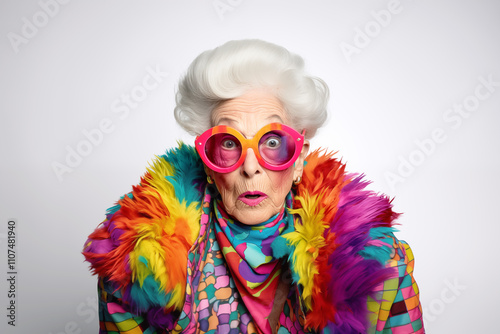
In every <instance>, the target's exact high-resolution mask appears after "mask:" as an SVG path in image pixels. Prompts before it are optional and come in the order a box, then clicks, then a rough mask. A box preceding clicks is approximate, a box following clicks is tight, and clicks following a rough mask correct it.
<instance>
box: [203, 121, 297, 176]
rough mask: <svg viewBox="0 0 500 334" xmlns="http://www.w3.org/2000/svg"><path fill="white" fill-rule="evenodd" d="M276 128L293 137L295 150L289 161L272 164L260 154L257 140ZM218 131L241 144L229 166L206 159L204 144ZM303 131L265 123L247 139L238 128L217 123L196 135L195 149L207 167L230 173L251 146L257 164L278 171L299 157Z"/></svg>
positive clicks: (238, 165) (240, 163)
mask: <svg viewBox="0 0 500 334" xmlns="http://www.w3.org/2000/svg"><path fill="white" fill-rule="evenodd" d="M278 130H280V131H284V132H286V133H287V134H289V135H290V136H291V137H292V138H293V140H294V143H295V152H294V154H293V156H292V158H291V159H290V160H289V161H287V162H286V163H284V164H280V165H273V164H270V163H268V162H267V161H266V160H264V158H262V156H261V155H260V152H259V141H260V139H261V138H262V136H264V135H265V134H266V133H268V132H272V131H278ZM219 133H227V134H230V135H232V136H234V137H235V138H236V139H238V140H239V142H240V144H241V156H240V158H239V159H238V161H236V162H235V163H234V164H233V165H232V166H230V167H219V166H216V165H214V164H213V163H212V162H211V161H210V159H208V157H207V154H206V152H205V146H206V144H207V142H208V140H209V139H210V137H212V136H214V135H216V134H219ZM305 133H306V130H303V131H302V134H300V133H299V132H297V130H295V129H294V128H291V127H289V126H287V125H285V124H281V123H269V124H267V125H265V126H264V127H262V128H261V129H260V130H259V131H258V132H257V133H256V134H255V136H254V137H253V138H252V139H247V138H245V137H244V136H243V135H242V134H241V133H240V132H239V131H238V130H236V129H234V128H231V127H229V126H227V125H217V126H214V127H213V128H210V129H208V130H207V131H205V132H203V133H202V134H201V135H199V136H197V137H196V140H195V147H196V151H198V154H199V155H200V157H201V159H202V160H203V162H204V163H205V164H206V165H207V167H208V168H210V169H211V170H213V171H215V172H218V173H230V172H232V171H234V170H236V169H238V167H240V166H241V165H242V164H243V162H244V161H245V158H246V156H247V151H248V149H249V148H251V149H252V150H253V152H254V154H255V156H256V157H257V160H258V161H259V164H260V165H261V166H262V167H264V168H267V169H270V170H273V171H279V170H284V169H287V168H288V167H290V166H291V165H293V164H294V163H295V161H296V160H297V158H298V157H299V155H300V153H301V152H302V147H303V146H304V135H305Z"/></svg>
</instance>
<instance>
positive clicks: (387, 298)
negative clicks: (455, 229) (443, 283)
mask: <svg viewBox="0 0 500 334" xmlns="http://www.w3.org/2000/svg"><path fill="white" fill-rule="evenodd" d="M391 239H392V241H393V247H394V254H393V257H392V259H391V260H389V262H388V263H387V267H392V268H394V270H395V277H393V278H390V279H388V280H386V281H385V282H383V284H381V285H380V287H379V289H378V291H379V292H378V295H377V298H376V299H372V298H369V300H368V310H369V311H370V312H371V314H370V319H371V321H372V324H373V325H374V326H373V328H372V333H376V334H409V333H418V334H421V333H425V331H424V327H423V322H422V307H421V305H420V301H419V290H418V286H417V283H416V282H415V279H414V278H413V267H414V257H413V252H412V251H411V248H410V246H409V245H408V244H407V243H406V242H404V241H399V240H397V239H396V238H394V237H391Z"/></svg>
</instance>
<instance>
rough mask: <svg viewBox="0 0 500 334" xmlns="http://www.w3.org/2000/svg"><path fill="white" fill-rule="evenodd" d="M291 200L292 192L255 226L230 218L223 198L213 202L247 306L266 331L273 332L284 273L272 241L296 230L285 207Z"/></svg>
mask: <svg viewBox="0 0 500 334" xmlns="http://www.w3.org/2000/svg"><path fill="white" fill-rule="evenodd" d="M291 203H292V195H291V193H290V194H289V195H288V196H287V198H286V201H285V206H284V207H283V208H282V209H281V211H280V212H279V213H277V214H276V215H274V216H273V217H271V218H269V219H268V220H267V221H265V222H263V223H261V224H258V225H252V226H249V225H244V224H241V223H239V222H237V221H234V220H233V219H231V217H229V215H228V214H227V213H226V212H225V210H224V205H223V204H222V201H221V200H220V199H218V200H216V201H214V204H213V205H214V213H215V215H213V216H212V217H214V218H213V219H215V220H216V221H214V225H215V231H216V237H217V241H218V242H219V244H220V246H221V250H222V252H223V255H224V257H225V259H226V263H227V265H228V267H229V270H230V271H231V274H232V277H233V279H234V282H235V284H236V287H237V289H238V292H239V294H240V296H241V298H242V300H243V302H244V303H245V306H246V307H247V309H248V311H249V312H250V314H251V315H252V319H253V320H254V322H255V323H256V325H257V326H258V327H259V328H260V330H261V331H262V332H264V333H269V332H270V326H269V322H268V318H269V315H270V313H271V311H272V308H273V302H274V297H275V294H276V289H277V287H278V283H279V282H280V275H281V264H280V262H281V261H280V260H279V259H278V258H275V257H274V256H273V252H272V249H271V244H272V243H273V241H274V240H275V239H276V238H277V237H278V236H280V235H281V234H282V233H288V232H291V231H293V216H292V215H290V214H288V212H287V210H286V208H290V207H291Z"/></svg>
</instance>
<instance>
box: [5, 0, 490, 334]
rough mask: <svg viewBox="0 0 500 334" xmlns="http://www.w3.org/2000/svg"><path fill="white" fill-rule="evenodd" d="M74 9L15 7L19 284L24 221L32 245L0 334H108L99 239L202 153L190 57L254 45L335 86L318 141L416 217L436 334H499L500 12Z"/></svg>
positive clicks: (152, 6)
mask: <svg viewBox="0 0 500 334" xmlns="http://www.w3.org/2000/svg"><path fill="white" fill-rule="evenodd" d="M62 2H63V1H62V0H61V3H58V2H54V1H52V0H42V1H40V2H38V1H13V0H11V1H6V0H2V1H1V2H0V36H2V38H1V39H0V70H1V72H0V73H1V75H0V92H1V98H0V112H1V121H0V143H1V144H0V145H1V148H0V149H1V151H0V157H1V165H0V181H1V183H0V221H1V225H0V247H1V252H0V254H2V255H1V261H0V265H1V268H2V271H4V272H5V273H6V272H7V269H6V268H7V267H6V258H7V238H6V233H7V229H6V227H7V222H8V219H10V218H15V219H16V220H17V237H18V239H17V247H18V248H17V264H18V281H17V284H18V285H17V304H16V305H17V319H16V321H17V326H16V327H15V328H13V327H11V326H7V320H8V319H7V318H6V315H7V310H6V307H7V306H8V304H7V303H8V299H7V290H8V286H7V284H6V279H2V280H1V282H2V283H1V285H0V288H1V289H0V295H1V298H0V301H1V303H2V304H1V307H0V310H2V311H0V319H2V320H1V324H0V332H2V333H5V332H7V333H42V334H43V333H47V334H48V333H52V334H56V333H97V326H98V322H97V313H96V311H95V310H94V309H93V308H92V305H94V306H95V302H96V301H95V297H96V285H95V277H93V276H91V275H90V274H89V272H88V266H87V264H86V263H84V262H83V256H82V255H81V254H80V251H81V249H82V247H83V243H84V242H85V240H86V237H87V235H88V234H89V233H90V232H91V231H92V230H93V229H94V228H95V227H96V226H97V225H98V224H99V222H100V221H101V220H102V219H103V218H104V212H105V210H106V209H107V208H108V207H110V206H111V205H113V204H114V202H115V201H116V200H117V199H118V198H119V197H120V196H121V195H123V194H124V193H126V192H128V191H130V190H131V185H132V184H136V183H138V182H139V178H140V176H141V175H142V174H143V173H144V171H145V167H146V165H147V164H148V162H150V161H151V160H152V159H153V157H154V155H159V154H162V153H163V152H164V150H165V149H166V148H171V147H173V146H175V145H176V141H177V140H179V139H182V140H184V141H186V142H188V143H191V142H192V140H193V138H192V137H190V136H189V135H186V134H184V133H183V131H182V130H181V129H180V127H179V126H178V125H176V123H175V121H174V117H173V113H172V111H173V107H174V92H175V89H176V88H175V87H176V84H177V82H178V80H179V77H180V76H181V75H182V73H183V72H184V71H185V70H186V68H187V66H188V65H189V63H190V62H191V61H192V60H193V59H194V58H195V57H196V56H197V55H198V54H199V53H200V52H202V51H204V50H206V49H211V48H214V47H216V46H218V45H220V44H222V43H224V42H226V41H228V40H231V39H242V38H261V39H264V40H267V41H270V42H274V43H277V44H280V45H283V46H285V47H287V48H288V49H289V50H291V51H293V52H295V53H298V54H300V55H302V56H303V57H304V59H305V61H306V64H307V68H308V71H309V72H310V73H312V74H313V75H316V76H319V77H321V78H323V79H324V80H325V81H326V82H327V83H328V85H329V87H330V89H331V103H330V111H331V114H330V118H329V120H328V123H327V124H326V126H325V127H324V128H322V129H320V131H319V132H318V135H317V137H316V138H314V139H313V141H312V147H313V148H317V147H325V148H328V149H329V150H335V151H339V153H338V154H337V155H338V157H342V159H343V161H344V162H346V163H347V169H348V170H349V171H351V172H363V173H365V174H366V176H367V178H368V179H370V180H373V183H372V184H371V186H370V187H371V189H373V190H375V191H380V192H384V193H386V194H388V195H389V196H390V197H394V198H395V199H394V204H395V208H396V210H397V211H399V212H404V215H403V216H402V217H401V218H400V219H399V223H401V226H399V229H400V232H399V234H398V236H399V238H400V239H404V240H406V241H407V242H409V243H410V245H411V246H412V248H413V251H414V254H415V257H416V266H415V278H416V279H417V282H418V284H419V287H420V289H421V295H420V296H421V302H422V305H423V307H424V313H425V320H426V322H425V326H426V329H427V332H428V333H494V332H498V330H499V329H498V328H499V327H498V322H497V316H496V314H497V313H498V309H497V308H498V306H497V301H498V299H499V298H500V292H499V291H500V288H499V285H498V282H497V277H498V276H497V275H498V273H499V269H498V257H497V247H494V246H495V243H496V242H497V240H498V234H499V232H500V227H499V215H498V201H499V199H500V196H499V195H498V188H499V186H500V178H499V173H498V172H499V168H500V160H499V144H500V140H499V139H500V131H499V130H500V129H499V125H500V124H499V121H500V116H499V111H500V110H499V106H500V62H499V59H500V37H499V36H500V35H499V32H500V3H499V2H498V1H493V0H490V1H487V0H480V1H478V0H470V1H451V0H444V1H429V0H401V1H400V2H399V5H397V6H396V5H394V7H391V6H393V5H390V1H386V0H384V1H382V0H377V1H352V0H351V1H347V0H345V1H326V0H325V1H319V0H316V1H305V0H302V1H298V0H296V1H290V0H286V1H285V0H279V1H278V0H274V1H273V0H267V1H264V0H254V1H250V0H221V1H213V0H196V1H195V0H188V1H172V0H171V1H123V0H122V1H78V0H73V1H66V2H67V3H64V4H63V3H62ZM45 3H47V4H50V3H51V4H52V5H47V6H44V5H43V4H45ZM217 3H219V4H220V3H222V4H228V3H229V4H230V5H227V6H230V7H229V8H228V7H226V11H224V12H221V11H219V12H218V11H217V10H216V8H215V7H214V4H217ZM392 3H393V4H397V3H395V2H394V1H393V2H392ZM54 4H56V5H54ZM44 7H45V8H46V9H43V8H44ZM47 8H49V9H47ZM388 8H390V9H393V12H392V13H391V12H387V10H388ZM384 11H385V12H384ZM45 12H50V14H51V15H48V14H44V13H45ZM377 13H378V14H377ZM381 13H390V17H388V16H387V15H386V16H383V15H382V14H381ZM376 17H378V19H379V21H380V22H381V23H378V22H377V20H376ZM30 25H32V27H31V29H30V27H29V26H30ZM33 27H34V28H33ZM363 35H364V38H363ZM347 45H350V46H347ZM342 48H344V52H343V51H342ZM346 48H350V50H351V51H352V50H354V48H356V52H354V51H352V52H351V53H350V54H349V52H345V50H346ZM148 68H150V69H156V68H158V69H159V70H160V71H162V72H164V73H168V75H167V76H163V77H160V80H159V81H161V82H160V83H159V85H158V87H157V88H155V89H153V90H151V91H148V92H147V96H146V97H145V98H144V100H142V101H140V102H139V103H138V104H137V106H136V107H135V108H133V109H130V112H129V113H128V115H126V117H124V115H125V114H123V113H122V112H120V113H116V112H114V111H116V106H117V105H119V104H120V103H122V102H121V98H122V96H123V94H129V95H130V94H131V93H132V92H136V93H138V92H140V89H141V88H140V86H141V85H142V81H143V79H144V78H145V77H146V76H147V75H148V70H147V69H148ZM480 78H483V79H484V80H488V78H489V79H490V80H492V81H493V82H495V83H496V84H494V85H492V86H491V87H489V88H490V90H489V91H488V88H486V87H485V86H484V85H483V84H481V79H480ZM137 87H139V88H137ZM478 87H479V88H478ZM477 92H479V93H480V96H481V99H478V98H476V97H475V95H474V94H475V93H477ZM486 95H487V96H486ZM114 103H115V108H114V107H113V104H114ZM464 103H465V104H466V106H465V107H462V109H463V110H465V112H464V113H463V116H459V114H458V113H455V112H454V111H453V108H454V106H458V107H460V105H463V104H464ZM475 103H476V104H475ZM121 106H123V103H122V104H121ZM458 107H457V108H458ZM450 108H451V109H452V110H451V111H450ZM466 108H468V109H469V110H471V111H470V112H469V111H467V110H466ZM120 116H122V118H120ZM105 119H108V120H109V122H110V124H111V128H112V131H110V132H109V131H108V132H109V133H106V134H104V135H103V137H102V139H101V140H100V141H98V142H96V143H97V144H96V145H92V146H91V147H90V148H89V147H87V152H86V153H88V154H87V155H86V156H84V157H82V159H81V161H73V167H71V169H72V171H71V172H66V173H63V174H62V175H60V179H58V177H57V175H56V173H55V172H54V169H53V164H54V163H56V162H57V163H60V164H64V165H67V162H66V159H67V155H68V152H69V150H76V149H77V148H78V147H79V146H78V145H80V149H81V150H82V149H84V148H85V147H84V146H82V145H84V144H82V142H84V141H85V140H86V137H85V135H84V134H83V132H84V131H85V130H86V131H91V130H92V129H96V128H98V127H99V124H100V122H102V120H105ZM436 132H440V133H441V134H440V136H439V138H438V139H439V140H438V141H439V142H433V143H431V142H430V140H431V138H432V133H436ZM418 143H420V146H422V145H424V146H423V147H424V148H420V146H419V144H418ZM423 151H425V152H423ZM403 161H406V162H403ZM397 175H399V176H397ZM389 176H392V177H393V180H396V181H393V182H392V183H391V181H390V180H388V177H389ZM395 176H396V177H397V178H396V179H394V177H395ZM2 277H4V276H2Z"/></svg>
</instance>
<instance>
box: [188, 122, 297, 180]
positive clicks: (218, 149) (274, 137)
mask: <svg viewBox="0 0 500 334" xmlns="http://www.w3.org/2000/svg"><path fill="white" fill-rule="evenodd" d="M304 135H305V130H304V131H303V132H302V134H300V133H299V132H297V131H296V130H295V129H293V128H291V127H289V126H287V125H284V124H281V123H270V124H267V125H266V126H264V127H262V128H261V129H260V130H259V131H258V132H257V133H256V134H255V136H254V137H253V138H252V139H247V138H245V137H244V136H243V135H242V134H241V133H240V132H239V131H238V130H236V129H233V128H231V127H229V126H226V125H218V126H214V127H213V128H210V129H208V130H207V131H205V132H204V133H202V134H201V135H199V136H198V137H196V140H195V146H196V150H197V151H198V154H199V155H200V157H201V159H202V160H203V162H204V163H205V164H206V165H207V167H209V168H210V169H212V170H213V171H215V172H218V173H229V172H232V171H234V170H236V169H237V168H238V167H239V166H241V165H242V164H243V162H244V161H245V157H246V155H247V151H248V149H249V148H251V149H252V150H253V151H254V153H255V156H256V157H257V160H258V161H259V164H260V165H261V166H263V167H265V168H267V169H270V170H275V171H278V170H284V169H287V168H288V167H290V166H291V165H292V164H293V163H294V162H295V161H296V160H297V158H298V157H299V155H300V152H301V151H302V147H303V145H304Z"/></svg>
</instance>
